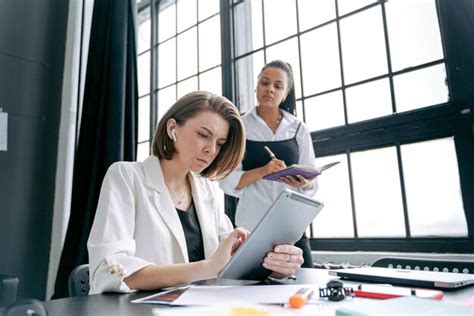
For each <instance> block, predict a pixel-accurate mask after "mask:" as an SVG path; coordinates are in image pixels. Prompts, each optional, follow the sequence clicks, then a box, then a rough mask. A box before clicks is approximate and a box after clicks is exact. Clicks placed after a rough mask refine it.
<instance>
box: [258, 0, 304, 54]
mask: <svg viewBox="0 0 474 316" xmlns="http://www.w3.org/2000/svg"><path fill="white" fill-rule="evenodd" d="M295 1H296V0H264V4H263V7H264V8H265V9H264V14H265V42H266V44H267V45H268V44H271V43H274V42H276V41H278V40H281V39H283V38H285V37H288V36H290V35H293V34H296V4H295Z"/></svg>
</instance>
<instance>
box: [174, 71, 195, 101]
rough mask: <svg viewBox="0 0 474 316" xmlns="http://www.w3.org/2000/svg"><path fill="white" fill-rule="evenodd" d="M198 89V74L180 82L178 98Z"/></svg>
mask: <svg viewBox="0 0 474 316" xmlns="http://www.w3.org/2000/svg"><path fill="white" fill-rule="evenodd" d="M197 89H198V79H197V76H195V77H192V78H189V79H187V80H184V81H182V82H179V83H178V99H179V98H181V97H182V96H183V95H185V94H187V93H189V92H193V91H196V90H197Z"/></svg>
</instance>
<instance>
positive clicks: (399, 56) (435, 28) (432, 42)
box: [385, 0, 443, 71]
mask: <svg viewBox="0 0 474 316" xmlns="http://www.w3.org/2000/svg"><path fill="white" fill-rule="evenodd" d="M385 8H386V12H387V24H388V38H389V40H390V54H391V59H392V69H393V71H397V70H401V69H404V68H407V67H410V66H416V65H419V64H423V63H426V62H430V61H433V60H437V59H441V58H443V48H442V46H441V35H440V31H439V24H438V15H437V13H436V3H435V1H429V0H424V1H420V0H417V1H400V0H392V1H389V2H386V3H385Z"/></svg>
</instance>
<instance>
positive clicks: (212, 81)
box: [199, 67, 222, 95]
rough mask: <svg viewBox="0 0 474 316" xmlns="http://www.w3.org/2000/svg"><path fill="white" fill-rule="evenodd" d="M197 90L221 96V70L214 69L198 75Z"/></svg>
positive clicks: (219, 68)
mask: <svg viewBox="0 0 474 316" xmlns="http://www.w3.org/2000/svg"><path fill="white" fill-rule="evenodd" d="M199 90H205V91H209V92H212V93H214V94H217V95H222V69H221V67H217V68H214V69H212V70H209V71H206V72H204V73H202V74H200V75H199Z"/></svg>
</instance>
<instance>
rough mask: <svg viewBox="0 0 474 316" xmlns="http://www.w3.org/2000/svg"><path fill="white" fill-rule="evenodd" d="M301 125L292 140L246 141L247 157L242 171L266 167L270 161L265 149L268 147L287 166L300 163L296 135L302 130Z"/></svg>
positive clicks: (243, 162) (243, 161)
mask: <svg viewBox="0 0 474 316" xmlns="http://www.w3.org/2000/svg"><path fill="white" fill-rule="evenodd" d="M300 126H301V123H300V124H299V125H298V128H297V129H296V133H295V136H293V138H290V139H284V140H277V141H266V142H259V141H255V140H249V139H247V140H246V144H245V157H244V159H243V160H242V169H243V170H244V171H247V170H252V169H255V168H260V167H262V166H265V165H266V164H267V163H268V162H269V161H270V160H271V158H270V156H269V155H268V153H267V151H266V150H265V149H264V148H263V147H264V146H268V148H270V150H271V151H272V152H273V153H274V154H275V156H276V157H277V158H278V159H280V160H283V161H284V162H285V164H286V165H287V166H291V165H292V164H295V163H298V153H299V150H298V143H297V142H296V135H298V131H299V130H300Z"/></svg>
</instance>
